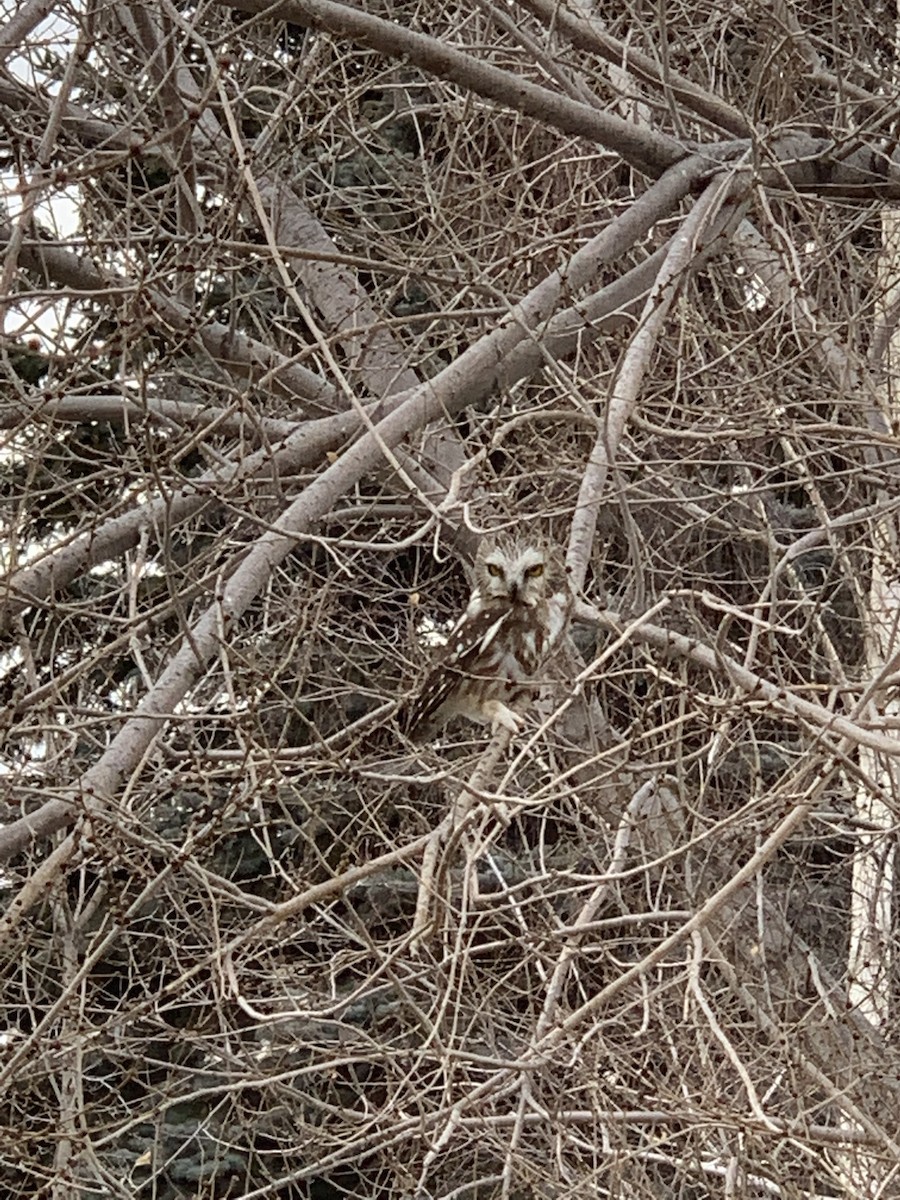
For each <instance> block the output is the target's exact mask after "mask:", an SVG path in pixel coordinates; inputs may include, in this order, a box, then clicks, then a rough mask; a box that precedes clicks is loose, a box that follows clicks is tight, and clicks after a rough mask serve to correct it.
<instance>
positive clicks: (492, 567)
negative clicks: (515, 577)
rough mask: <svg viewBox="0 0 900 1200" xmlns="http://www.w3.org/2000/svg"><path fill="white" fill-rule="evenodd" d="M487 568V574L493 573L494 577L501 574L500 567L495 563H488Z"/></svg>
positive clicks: (497, 577)
mask: <svg viewBox="0 0 900 1200" xmlns="http://www.w3.org/2000/svg"><path fill="white" fill-rule="evenodd" d="M487 569H488V575H493V577H494V578H495V579H499V578H500V576H501V575H502V574H503V570H502V568H501V567H498V566H497V564H496V563H488V564H487Z"/></svg>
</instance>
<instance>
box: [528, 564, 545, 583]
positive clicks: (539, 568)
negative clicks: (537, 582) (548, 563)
mask: <svg viewBox="0 0 900 1200" xmlns="http://www.w3.org/2000/svg"><path fill="white" fill-rule="evenodd" d="M543 573H544V564H543V563H535V564H534V566H533V567H529V568H528V570H527V571H526V572H525V578H526V579H540V577H541V576H542V575H543Z"/></svg>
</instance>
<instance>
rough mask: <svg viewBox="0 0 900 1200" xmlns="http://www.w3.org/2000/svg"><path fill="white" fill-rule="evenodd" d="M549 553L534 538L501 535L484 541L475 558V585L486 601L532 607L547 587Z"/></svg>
mask: <svg viewBox="0 0 900 1200" xmlns="http://www.w3.org/2000/svg"><path fill="white" fill-rule="evenodd" d="M547 570H548V562H547V551H546V549H545V548H544V547H543V546H542V545H540V544H539V543H538V542H536V541H535V540H534V539H533V538H532V539H522V538H516V537H510V536H508V535H506V534H499V535H497V536H496V537H488V538H485V539H484V540H483V541H482V543H481V545H480V546H479V547H478V555H477V557H476V559H475V584H476V587H477V588H478V592H479V595H480V596H481V597H482V598H483V599H485V600H509V601H510V602H511V603H513V604H521V605H523V606H524V607H525V608H533V607H534V605H535V604H537V602H538V601H539V600H540V599H541V598H542V597H543V595H544V589H545V587H546V584H547Z"/></svg>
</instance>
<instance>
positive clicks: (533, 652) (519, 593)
mask: <svg viewBox="0 0 900 1200" xmlns="http://www.w3.org/2000/svg"><path fill="white" fill-rule="evenodd" d="M549 573H550V555H549V553H548V551H547V550H546V549H545V548H544V547H543V546H542V545H540V544H538V543H537V542H535V540H534V539H533V538H532V539H526V538H522V537H516V536H515V535H512V536H510V535H507V534H500V535H498V536H496V537H489V538H485V539H484V540H483V541H482V542H481V545H480V546H479V547H478V555H477V557H476V560H475V586H474V588H473V591H472V596H471V599H470V600H469V603H468V605H467V607H466V610H465V612H464V613H463V614H462V616H461V617H460V618H459V620H458V621H457V622H456V624H455V625H454V626H453V629H452V630H451V632H450V636H449V638H448V640H447V644H446V645H445V646H444V647H442V650H441V653H440V656H439V658H438V659H437V661H436V662H435V663H434V665H433V666H432V668H431V670H430V671H429V673H428V675H427V676H426V678H425V681H424V683H423V685H422V687H421V689H420V691H419V693H418V694H417V695H416V696H415V697H414V699H413V700H412V702H411V703H410V704H409V706H408V708H407V711H406V719H405V721H404V722H403V723H404V725H405V727H406V730H407V732H409V733H410V734H412V735H413V736H415V737H423V736H424V737H430V736H433V735H434V734H435V733H437V732H438V730H440V729H441V728H442V726H444V725H445V724H446V723H447V722H448V721H450V720H451V719H452V718H453V717H456V716H462V717H467V718H468V719H469V720H470V721H478V722H482V723H486V724H490V725H491V727H492V729H493V731H494V732H496V731H497V730H498V729H500V728H503V729H508V730H510V731H511V732H513V733H514V732H516V730H517V729H518V728H519V725H520V722H521V717H520V716H519V714H518V713H517V712H516V711H515V709H514V705H515V704H516V703H517V702H519V701H522V700H525V699H528V698H530V697H532V696H533V695H534V694H536V692H537V689H538V684H537V681H536V678H535V677H536V674H537V671H538V669H539V668H540V666H541V664H542V663H543V662H544V660H545V659H546V658H547V656H548V655H549V653H550V652H551V650H553V648H554V646H555V645H556V643H557V641H558V640H559V637H560V635H561V633H562V632H563V629H564V626H565V623H566V618H567V615H568V604H567V600H566V598H565V597H564V596H563V595H562V594H558V595H555V596H548V595H547V592H548V582H549V580H548V576H549Z"/></svg>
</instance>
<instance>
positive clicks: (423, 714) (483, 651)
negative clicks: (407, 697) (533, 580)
mask: <svg viewBox="0 0 900 1200" xmlns="http://www.w3.org/2000/svg"><path fill="white" fill-rule="evenodd" d="M510 616H511V613H510V608H509V605H507V604H505V603H500V604H485V605H484V606H483V607H482V608H479V609H477V610H476V611H474V612H472V611H470V610H467V611H466V612H464V613H463V615H462V616H461V617H460V619H459V620H458V621H457V622H456V624H455V625H454V627H453V629H452V630H451V632H450V637H449V638H448V639H447V644H446V646H444V647H443V650H442V654H441V657H440V658H439V659H438V661H437V662H436V663H435V664H434V666H433V667H432V668H431V670H430V671H429V673H428V675H427V676H426V677H425V682H424V683H423V684H422V687H421V689H420V690H419V693H418V695H417V696H416V697H415V698H414V699H413V700H412V702H411V703H410V705H409V707H408V709H407V710H406V721H405V722H404V724H405V726H406V728H407V729H408V730H412V729H415V727H416V726H417V725H421V724H422V723H423V722H426V721H428V720H429V718H431V717H433V716H434V714H435V713H436V712H437V711H438V709H439V708H440V707H441V705H442V704H443V703H444V702H445V701H446V700H449V699H450V697H451V696H452V695H453V693H454V692H455V691H456V689H457V688H458V687H459V686H460V683H461V681H462V679H463V678H464V677H466V676H470V677H471V676H477V675H479V674H484V672H485V669H486V667H487V665H488V663H489V662H490V658H489V657H488V658H487V661H485V659H486V656H489V653H490V650H491V647H492V646H493V645H494V643H495V641H496V639H497V637H498V636H499V635H500V633H501V632H502V630H503V627H504V625H505V624H506V623H507V621H508V620H509V619H510Z"/></svg>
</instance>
